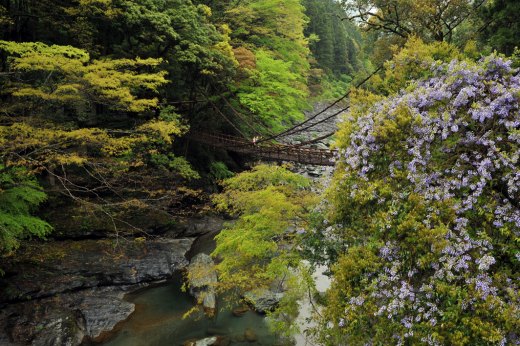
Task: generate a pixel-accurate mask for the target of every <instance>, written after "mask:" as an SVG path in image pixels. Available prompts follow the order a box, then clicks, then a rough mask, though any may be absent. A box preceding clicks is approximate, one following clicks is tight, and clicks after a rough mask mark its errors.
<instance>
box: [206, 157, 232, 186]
mask: <svg viewBox="0 0 520 346" xmlns="http://www.w3.org/2000/svg"><path fill="white" fill-rule="evenodd" d="M209 174H211V176H212V178H213V179H215V180H216V181H221V180H224V179H228V178H231V177H232V176H233V175H234V173H233V172H231V171H230V170H229V169H228V168H227V166H226V164H225V163H224V162H220V161H215V162H212V163H211V164H210V166H209Z"/></svg>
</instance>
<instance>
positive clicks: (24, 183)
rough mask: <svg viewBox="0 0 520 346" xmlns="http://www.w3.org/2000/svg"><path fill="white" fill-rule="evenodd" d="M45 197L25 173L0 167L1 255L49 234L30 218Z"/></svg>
mask: <svg viewBox="0 0 520 346" xmlns="http://www.w3.org/2000/svg"><path fill="white" fill-rule="evenodd" d="M46 197H47V195H46V194H45V192H43V189H42V188H41V186H40V185H39V184H38V182H37V181H36V179H35V178H34V176H32V175H31V174H30V173H29V172H28V171H27V170H26V169H24V168H21V167H6V166H4V165H0V254H5V253H9V252H11V251H13V250H15V249H16V248H18V246H19V245H20V241H21V240H22V239H26V238H30V237H32V236H36V237H39V238H43V237H45V235H47V234H48V233H49V232H50V231H51V230H52V227H51V226H50V225H49V224H48V223H46V222H45V221H43V220H41V219H39V218H37V217H35V216H33V215H32V212H34V211H35V209H36V208H37V207H38V206H39V205H40V204H41V203H42V202H44V201H45V199H46Z"/></svg>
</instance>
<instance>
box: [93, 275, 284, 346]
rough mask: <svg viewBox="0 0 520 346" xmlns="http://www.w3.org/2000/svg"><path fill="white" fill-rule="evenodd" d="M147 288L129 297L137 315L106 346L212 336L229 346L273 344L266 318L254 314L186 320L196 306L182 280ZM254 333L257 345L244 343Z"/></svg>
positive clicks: (155, 345)
mask: <svg viewBox="0 0 520 346" xmlns="http://www.w3.org/2000/svg"><path fill="white" fill-rule="evenodd" d="M180 279H181V278H180V277H179V278H175V280H173V281H171V282H168V283H165V284H162V285H159V286H156V287H152V288H147V289H145V290H142V291H141V292H136V293H133V294H131V295H128V296H127V299H128V301H131V302H133V303H134V304H135V305H136V310H135V312H134V313H133V314H132V315H131V316H130V318H129V319H128V320H127V321H125V322H123V323H122V325H121V326H120V327H119V328H118V329H119V330H118V331H117V333H116V334H115V335H114V336H113V338H111V339H110V340H108V341H107V342H105V343H103V345H105V346H163V345H171V346H177V345H182V344H183V343H184V342H185V341H187V340H191V339H197V340H199V339H203V338H206V337H209V336H212V335H220V336H224V337H225V338H226V339H227V340H226V344H228V345H237V346H238V345H274V344H275V338H274V336H273V335H272V334H271V333H270V331H269V329H268V326H267V324H266V322H265V319H264V318H263V317H262V316H260V315H258V314H257V313H254V312H252V311H248V312H246V313H245V314H244V315H243V316H241V317H235V316H233V314H232V313H231V312H230V311H229V310H224V311H219V313H218V314H217V317H216V318H213V319H210V318H207V317H206V316H204V315H203V314H202V313H198V314H194V315H192V316H190V317H188V318H185V319H183V318H182V316H183V315H184V313H186V312H187V311H188V310H190V309H191V308H192V307H193V304H194V301H193V298H192V297H191V296H190V295H189V294H188V293H184V292H182V290H181V284H180V281H181V280H180ZM246 331H248V333H251V332H252V333H253V334H254V335H255V337H256V338H257V341H256V342H248V341H246V340H245V333H246Z"/></svg>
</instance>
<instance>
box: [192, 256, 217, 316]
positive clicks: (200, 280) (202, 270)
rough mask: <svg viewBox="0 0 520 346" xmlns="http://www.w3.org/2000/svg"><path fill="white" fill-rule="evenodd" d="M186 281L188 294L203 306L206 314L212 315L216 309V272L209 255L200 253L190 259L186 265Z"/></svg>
mask: <svg viewBox="0 0 520 346" xmlns="http://www.w3.org/2000/svg"><path fill="white" fill-rule="evenodd" d="M188 283H189V288H190V289H189V291H190V294H191V295H192V296H194V297H195V298H196V299H197V302H198V303H199V304H201V305H202V306H203V308H204V311H205V312H206V314H208V315H209V316H214V315H215V313H216V309H217V297H216V293H215V284H216V283H217V272H216V271H215V263H214V262H213V259H211V257H210V256H209V255H207V254H205V253H200V254H198V255H196V256H195V257H193V258H192V259H191V262H190V265H189V266H188Z"/></svg>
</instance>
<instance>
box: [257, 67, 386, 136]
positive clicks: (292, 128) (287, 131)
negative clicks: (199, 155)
mask: <svg viewBox="0 0 520 346" xmlns="http://www.w3.org/2000/svg"><path fill="white" fill-rule="evenodd" d="M382 68H383V65H379V67H378V68H377V69H376V70H375V71H374V72H372V73H371V74H370V75H369V76H368V77H366V78H365V79H363V80H362V81H361V82H359V83H358V84H356V85H355V88H359V87H360V86H362V85H363V84H365V83H366V82H367V81H368V80H369V79H370V78H372V77H373V76H374V75H376V74H377V73H378V72H379V71H380V70H381V69H382ZM351 90H352V89H349V90H348V91H347V93H345V95H343V96H342V97H340V98H338V99H337V100H336V101H334V102H333V103H332V104H330V105H329V106H327V107H325V108H324V109H322V110H321V111H319V112H318V113H316V114H314V115H312V116H311V117H309V118H308V119H307V120H305V121H303V122H301V123H299V124H296V125H294V126H292V127H291V128H288V129H286V130H284V131H282V132H280V133H278V134H276V135H273V136H270V137H268V138H264V139H261V140H259V142H265V141H270V140H273V139H276V138H278V137H282V136H285V135H289V134H292V133H296V132H300V131H301V130H297V131H295V129H296V128H297V127H300V126H302V125H304V124H306V123H308V122H310V121H312V120H313V119H315V118H316V117H318V116H320V115H321V114H323V113H325V112H326V111H327V110H329V109H330V108H332V107H334V106H335V105H337V104H338V103H340V102H341V101H343V100H344V99H346V98H347V97H348V96H349V95H350V92H351ZM346 109H348V107H347V108H345V109H343V110H341V111H340V112H336V113H335V114H334V115H333V116H336V115H338V114H340V113H341V112H344V111H345V110H346ZM333 116H329V117H327V118H326V120H328V119H330V118H332V117H333ZM322 122H323V121H322V120H320V121H319V122H317V123H314V124H312V125H311V126H307V127H305V129H308V128H310V127H313V126H316V125H317V124H320V123H322Z"/></svg>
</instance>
